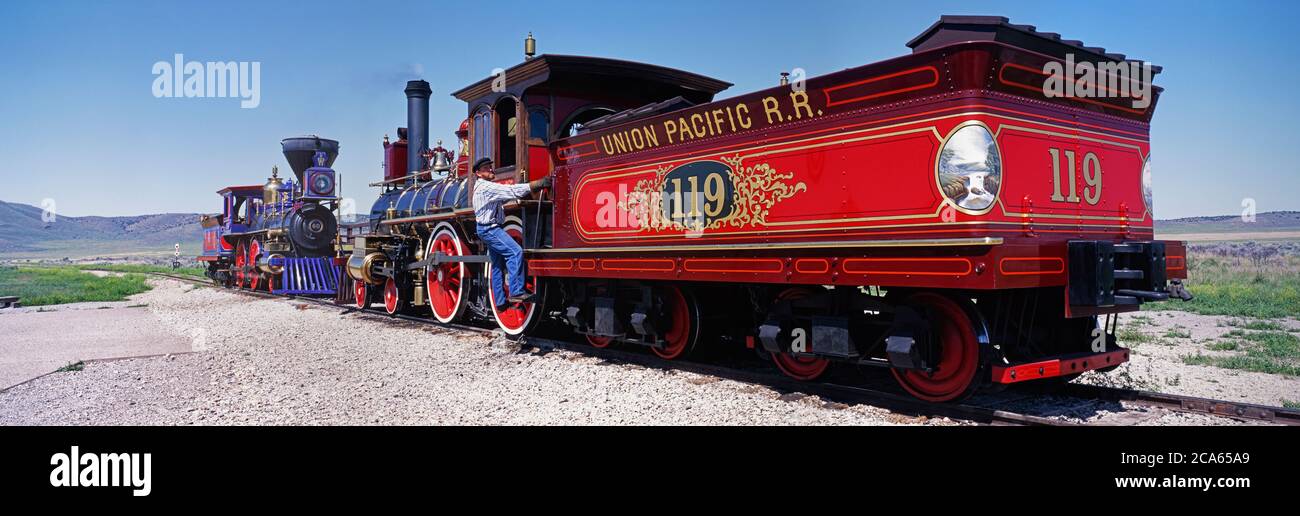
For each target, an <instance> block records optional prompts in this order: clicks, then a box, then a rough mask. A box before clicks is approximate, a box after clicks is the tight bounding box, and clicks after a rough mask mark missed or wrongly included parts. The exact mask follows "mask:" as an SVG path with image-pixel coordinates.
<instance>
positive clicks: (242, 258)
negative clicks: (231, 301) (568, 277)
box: [235, 242, 248, 288]
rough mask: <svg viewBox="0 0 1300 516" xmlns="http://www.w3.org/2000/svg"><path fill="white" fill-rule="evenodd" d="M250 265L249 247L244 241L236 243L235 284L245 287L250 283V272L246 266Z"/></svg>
mask: <svg viewBox="0 0 1300 516" xmlns="http://www.w3.org/2000/svg"><path fill="white" fill-rule="evenodd" d="M247 265H248V247H247V246H246V245H245V244H244V242H240V243H239V244H237V245H235V286H236V287H239V288H244V287H245V286H247V285H248V274H247V273H246V272H245V271H244V267H246V266H247Z"/></svg>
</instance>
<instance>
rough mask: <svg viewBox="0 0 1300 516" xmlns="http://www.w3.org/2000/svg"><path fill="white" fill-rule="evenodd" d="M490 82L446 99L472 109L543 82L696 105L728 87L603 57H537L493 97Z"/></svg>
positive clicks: (514, 71) (515, 70)
mask: <svg viewBox="0 0 1300 516" xmlns="http://www.w3.org/2000/svg"><path fill="white" fill-rule="evenodd" d="M495 79H496V77H491V76H489V77H485V78H483V79H482V80H480V81H478V82H475V83H474V84H471V85H469V86H466V87H464V88H461V89H460V90H457V91H455V92H453V93H452V94H451V95H452V96H453V97H456V98H458V99H460V100H463V101H465V102H468V103H470V104H474V103H475V102H476V101H479V100H482V99H485V98H488V97H494V96H496V95H499V94H501V93H507V94H510V95H513V96H516V97H520V96H522V95H523V93H524V91H525V90H527V89H529V88H531V87H533V86H537V85H541V84H543V83H545V85H546V86H547V88H548V89H551V90H567V91H571V92H574V93H577V92H581V91H606V92H607V91H622V92H627V93H629V94H630V96H635V97H640V98H647V99H654V100H663V99H670V98H673V97H679V96H680V97H682V98H685V99H687V100H689V101H691V102H692V103H696V104H701V103H705V102H710V101H712V100H713V96H714V95H715V94H717V93H718V92H720V91H722V90H725V89H727V88H729V87H731V83H729V82H726V81H720V80H718V79H714V78H711V77H705V76H703V75H699V74H696V73H691V72H687V71H683V70H677V69H674V68H668V67H664V66H658V65H652V64H646V63H638V62H634V61H624V60H620V59H607V58H603V57H586V56H569V55H559V54H542V55H539V56H536V57H533V58H532V59H528V60H526V61H524V62H522V63H519V64H517V65H515V66H512V67H510V68H509V69H507V70H506V71H505V90H506V91H504V92H493V91H492V83H493V81H494V80H495Z"/></svg>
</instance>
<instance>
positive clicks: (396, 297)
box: [384, 278, 403, 315]
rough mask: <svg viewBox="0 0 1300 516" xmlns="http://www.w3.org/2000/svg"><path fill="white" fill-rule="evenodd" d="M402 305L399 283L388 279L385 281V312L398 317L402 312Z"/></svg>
mask: <svg viewBox="0 0 1300 516" xmlns="http://www.w3.org/2000/svg"><path fill="white" fill-rule="evenodd" d="M402 304H403V300H402V293H401V290H400V289H398V288H397V281H396V280H394V279H393V278H388V279H387V280H386V281H384V311H386V312H388V315H396V314H397V313H398V312H400V311H402Z"/></svg>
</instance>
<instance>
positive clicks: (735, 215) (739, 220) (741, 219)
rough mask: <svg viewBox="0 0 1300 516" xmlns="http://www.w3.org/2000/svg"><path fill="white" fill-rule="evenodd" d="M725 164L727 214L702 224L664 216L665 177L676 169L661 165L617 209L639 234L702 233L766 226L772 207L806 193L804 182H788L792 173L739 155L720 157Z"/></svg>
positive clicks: (700, 220)
mask: <svg viewBox="0 0 1300 516" xmlns="http://www.w3.org/2000/svg"><path fill="white" fill-rule="evenodd" d="M722 162H723V163H725V164H727V165H728V172H729V173H728V179H730V181H731V187H732V189H731V192H732V199H731V201H732V202H731V211H730V213H728V214H727V215H726V216H724V217H721V218H715V219H713V220H712V221H709V222H708V223H707V224H706V218H705V217H690V216H687V217H680V218H677V219H674V218H672V217H669V216H665V214H664V211H665V210H664V209H663V207H664V206H665V204H664V202H665V199H664V193H663V192H664V183H665V180H666V178H667V176H668V174H669V173H670V172H671V171H673V170H674V169H676V168H677V167H668V166H661V167H659V168H658V169H657V170H656V171H655V176H654V177H653V178H647V179H642V180H640V181H637V182H636V184H635V185H634V186H633V187H632V191H631V192H629V195H628V196H627V198H625V199H622V200H620V201H619V203H618V206H619V208H620V209H622V210H625V211H627V212H628V214H629V216H630V217H631V218H633V219H635V220H637V221H640V225H639V227H640V229H641V231H664V230H686V231H703V230H708V229H718V228H722V227H730V228H745V227H760V226H767V216H768V214H769V213H771V210H772V207H773V206H776V205H777V204H778V203H780V202H781V201H783V200H785V199H789V198H791V197H794V196H795V195H796V194H798V193H799V192H803V191H806V190H808V185H806V184H804V182H802V181H799V182H791V180H793V179H794V172H785V173H782V172H779V171H777V170H776V169H775V168H772V166H771V165H769V164H767V163H759V164H756V165H751V166H748V167H747V166H744V164H743V162H744V158H742V157H741V156H740V155H739V154H737V155H735V156H732V157H724V158H722Z"/></svg>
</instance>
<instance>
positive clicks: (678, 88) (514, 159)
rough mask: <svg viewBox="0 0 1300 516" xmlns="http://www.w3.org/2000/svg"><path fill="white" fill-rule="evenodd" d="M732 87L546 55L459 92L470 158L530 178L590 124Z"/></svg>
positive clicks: (660, 70) (657, 69) (663, 70)
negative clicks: (554, 149) (555, 145)
mask: <svg viewBox="0 0 1300 516" xmlns="http://www.w3.org/2000/svg"><path fill="white" fill-rule="evenodd" d="M501 86H504V87H501ZM730 86H731V83H728V82H724V81H720V80H717V79H713V78H710V77H705V76H703V75H698V74H694V73H690V72H685V71H682V70H675V69H672V68H667V67H662V66H656V65H650V64H644V63H635V62H631V61H621V60H617V59H605V58H597V57H584V56H569V55H556V54H542V55H539V56H536V57H531V58H530V59H528V60H526V61H524V62H523V63H520V64H518V65H515V66H513V67H510V68H509V69H506V70H505V71H504V72H502V73H501V74H500V75H499V76H493V77H487V78H484V79H482V80H480V81H478V82H476V83H474V84H471V85H469V86H466V87H465V88H462V89H460V90H458V91H456V92H454V93H452V95H453V96H454V97H456V98H457V99H460V100H462V101H464V102H465V103H466V104H468V107H469V121H470V125H469V127H468V130H469V144H470V159H469V161H470V162H471V163H473V162H474V161H477V160H478V159H480V158H491V159H492V161H493V162H494V163H495V164H496V165H497V170H496V172H497V177H498V180H507V179H513V180H514V181H529V180H531V179H536V178H538V177H542V176H543V175H546V174H549V173H550V172H551V171H552V169H553V166H552V160H551V158H550V152H549V151H548V149H547V146H548V145H549V144H551V143H552V142H553V141H555V140H559V139H562V138H567V137H569V136H571V135H574V134H577V133H578V132H580V131H581V130H583V128H584V126H585V124H588V123H590V122H592V121H594V120H596V119H599V118H602V117H607V116H609V115H612V114H615V113H619V112H623V111H626V110H631V109H635V108H640V107H643V106H646V105H649V104H657V103H660V102H663V101H667V100H670V99H681V102H685V103H690V104H703V103H707V102H710V101H712V100H713V97H714V95H716V94H717V93H718V92H720V91H722V90H725V89H727V88H728V87H730Z"/></svg>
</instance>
